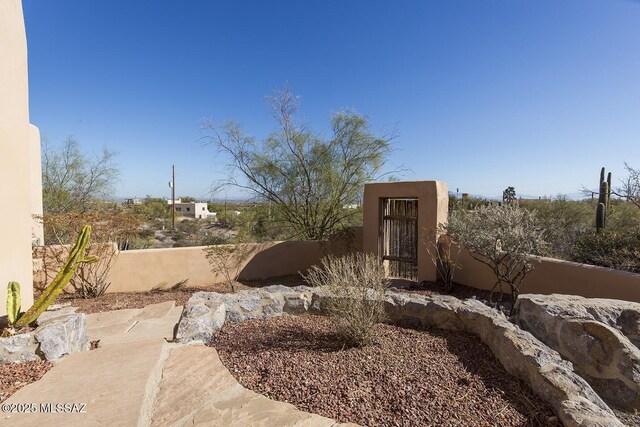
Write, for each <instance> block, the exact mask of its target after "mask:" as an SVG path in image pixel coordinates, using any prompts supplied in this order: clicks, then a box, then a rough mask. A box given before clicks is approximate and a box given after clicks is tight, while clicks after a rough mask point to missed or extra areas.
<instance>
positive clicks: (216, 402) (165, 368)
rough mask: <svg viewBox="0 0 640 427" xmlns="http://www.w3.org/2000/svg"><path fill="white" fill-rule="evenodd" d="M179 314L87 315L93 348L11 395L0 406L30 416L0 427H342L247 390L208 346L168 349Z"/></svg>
mask: <svg viewBox="0 0 640 427" xmlns="http://www.w3.org/2000/svg"><path fill="white" fill-rule="evenodd" d="M181 311H182V307H174V303H173V302H166V303H160V304H154V305H150V306H147V307H145V308H144V309H127V310H118V311H110V312H104V313H96V314H90V315H88V316H87V317H88V334H89V339H90V340H100V342H99V345H98V348H97V349H95V350H92V351H87V352H82V353H75V354H72V355H70V356H67V357H66V358H64V359H62V360H61V361H60V362H58V363H56V365H55V366H54V367H53V368H51V370H50V371H49V372H48V373H47V374H46V375H45V376H44V377H43V378H42V379H41V380H40V381H37V382H35V383H32V384H29V385H27V386H25V387H24V388H22V389H20V390H19V391H18V392H16V393H15V394H14V395H13V396H11V397H10V398H9V399H8V400H7V401H6V402H5V404H9V405H14V406H15V405H16V404H27V405H24V407H23V408H22V409H23V410H31V411H32V413H10V414H9V413H3V414H1V416H2V420H3V422H0V424H7V425H12V426H32V425H47V426H65V427H66V426H69V427H71V426H102V425H104V426H225V427H226V426H311V427H314V426H318V427H320V426H322V427H324V426H326V427H331V426H338V425H344V424H338V423H336V422H335V421H334V420H332V419H329V418H325V417H322V416H319V415H315V414H310V413H307V412H302V411H299V410H297V409H296V408H295V407H294V406H293V405H291V404H288V403H283V402H276V401H273V400H270V399H268V398H266V397H264V396H262V395H260V394H257V393H255V392H253V391H251V390H247V389H245V388H244V387H243V386H242V385H240V384H239V383H238V382H237V381H236V380H235V379H234V378H233V376H232V375H231V374H230V373H229V371H227V369H226V368H225V367H224V365H223V364H222V362H221V361H220V359H219V357H218V354H217V352H216V351H215V349H213V348H211V347H207V346H204V345H182V344H177V343H171V342H170V340H171V338H172V337H173V330H174V328H175V326H176V324H177V322H178V320H179V319H180V313H181ZM48 404H51V405H50V406H49V405H48ZM62 404H66V405H64V406H63V405H62ZM74 404H75V405H74ZM47 410H49V411H50V412H47ZM78 411H80V412H78Z"/></svg>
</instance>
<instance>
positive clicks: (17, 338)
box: [0, 331, 40, 363]
mask: <svg viewBox="0 0 640 427" xmlns="http://www.w3.org/2000/svg"><path fill="white" fill-rule="evenodd" d="M33 334H34V332H33V331H31V332H26V333H23V334H17V335H12V336H10V337H0V363H9V362H27V361H29V360H38V359H40V357H39V356H38V355H37V354H36V352H37V350H38V343H37V342H36V340H35V338H34V337H33Z"/></svg>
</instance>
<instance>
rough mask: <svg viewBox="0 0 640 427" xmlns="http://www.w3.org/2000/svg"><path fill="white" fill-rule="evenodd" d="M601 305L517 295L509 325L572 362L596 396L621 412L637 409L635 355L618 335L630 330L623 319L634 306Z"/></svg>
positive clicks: (638, 356)
mask: <svg viewBox="0 0 640 427" xmlns="http://www.w3.org/2000/svg"><path fill="white" fill-rule="evenodd" d="M605 301H607V300H602V299H600V300H598V301H596V302H595V303H593V302H590V301H589V300H588V299H586V298H580V297H573V296H564V295H551V296H544V295H522V296H521V297H520V299H519V301H518V303H517V305H516V312H515V316H514V320H515V322H516V323H517V324H518V325H519V326H520V327H521V328H522V329H525V330H527V331H529V332H531V333H532V334H533V335H534V336H536V337H537V338H538V339H540V340H541V341H542V342H544V343H546V344H547V345H548V346H549V347H551V348H553V349H554V350H557V351H558V352H559V353H560V354H561V355H562V356H563V357H564V358H566V359H567V360H570V361H571V362H573V364H574V366H575V369H576V371H577V372H579V373H580V374H581V375H582V376H583V377H584V378H585V379H586V380H587V381H588V382H589V383H590V384H591V386H592V387H593V388H594V389H595V390H596V391H597V392H598V393H599V394H600V396H602V397H603V398H605V399H606V400H608V401H610V402H611V403H613V404H615V405H616V406H618V407H620V408H623V409H627V410H639V409H640V350H639V349H638V348H637V347H636V346H635V345H634V344H633V343H632V342H631V341H630V339H629V338H628V337H627V336H625V335H624V332H623V331H627V332H629V331H630V330H631V329H632V328H631V326H633V325H631V324H629V323H626V322H624V319H628V318H629V313H631V311H630V310H629V308H628V306H629V305H633V303H629V304H624V302H623V301H615V300H611V301H612V304H611V307H612V308H611V309H610V310H607V308H606V306H605V304H604V302H605ZM564 302H566V307H565V306H564V305H563V303H564ZM621 306H627V308H625V309H620V307H621ZM611 325H616V326H617V327H612V326H611Z"/></svg>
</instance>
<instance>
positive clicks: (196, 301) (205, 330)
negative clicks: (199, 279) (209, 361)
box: [175, 292, 226, 344]
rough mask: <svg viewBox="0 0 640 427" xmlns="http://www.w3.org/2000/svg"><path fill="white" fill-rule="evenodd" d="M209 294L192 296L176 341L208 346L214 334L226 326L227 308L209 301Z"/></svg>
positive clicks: (177, 330)
mask: <svg viewBox="0 0 640 427" xmlns="http://www.w3.org/2000/svg"><path fill="white" fill-rule="evenodd" d="M206 294H207V292H197V293H195V294H193V296H191V298H190V299H189V301H188V302H187V305H186V306H185V307H184V309H183V310H182V315H181V316H180V320H179V322H178V327H177V329H176V335H175V339H176V340H177V341H178V342H181V343H185V344H186V343H191V342H202V343H204V344H208V343H209V342H210V341H211V338H213V334H214V333H216V332H217V331H219V330H220V329H221V328H222V326H223V325H224V321H225V317H226V307H225V305H224V304H223V303H222V302H219V301H215V300H212V299H207V295H206Z"/></svg>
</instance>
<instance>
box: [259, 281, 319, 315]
mask: <svg viewBox="0 0 640 427" xmlns="http://www.w3.org/2000/svg"><path fill="white" fill-rule="evenodd" d="M262 290H263V291H265V292H269V293H274V292H276V293H280V294H282V296H283V297H284V307H283V312H284V313H286V314H292V315H300V314H306V313H307V312H308V311H309V308H310V307H311V302H312V299H313V293H314V289H313V288H310V287H309V286H296V287H293V288H290V287H287V286H283V285H273V286H266V287H264V288H262Z"/></svg>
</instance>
